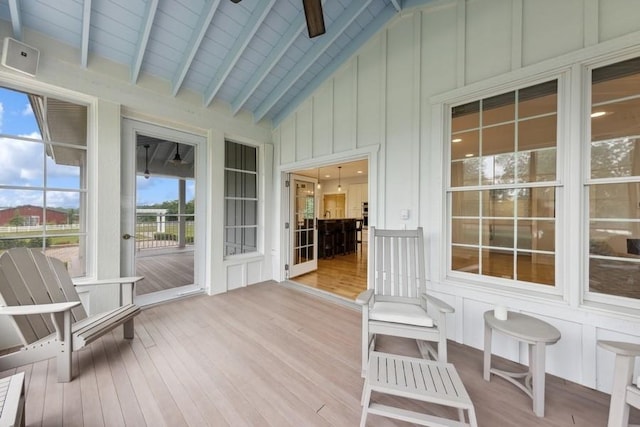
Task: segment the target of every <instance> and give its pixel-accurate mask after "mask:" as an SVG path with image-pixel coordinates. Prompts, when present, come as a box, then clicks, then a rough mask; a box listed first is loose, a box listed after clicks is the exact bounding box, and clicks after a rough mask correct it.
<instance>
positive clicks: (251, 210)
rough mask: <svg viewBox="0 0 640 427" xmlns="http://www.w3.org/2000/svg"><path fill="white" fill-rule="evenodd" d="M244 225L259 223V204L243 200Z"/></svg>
mask: <svg viewBox="0 0 640 427" xmlns="http://www.w3.org/2000/svg"><path fill="white" fill-rule="evenodd" d="M241 203H242V210H243V212H244V214H243V221H242V224H243V225H256V224H257V223H258V202H256V201H255V200H243V201H242V202H241Z"/></svg>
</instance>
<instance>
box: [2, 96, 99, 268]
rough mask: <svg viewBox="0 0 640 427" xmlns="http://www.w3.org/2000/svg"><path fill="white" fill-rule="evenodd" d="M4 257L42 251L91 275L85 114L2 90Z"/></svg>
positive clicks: (83, 108)
mask: <svg viewBox="0 0 640 427" xmlns="http://www.w3.org/2000/svg"><path fill="white" fill-rule="evenodd" d="M0 106H1V107H2V108H0V119H2V120H0V127H1V128H0V251H4V250H5V249H9V248H12V247H18V246H20V247H31V248H40V249H42V250H43V251H44V252H45V253H47V255H50V256H54V257H56V258H58V259H61V260H62V261H63V262H64V263H65V265H66V266H67V269H68V270H69V272H70V274H71V275H72V276H73V277H78V276H83V275H85V274H86V261H85V259H86V255H85V252H86V245H85V241H86V225H85V214H86V200H87V190H86V188H87V185H86V176H87V107H86V106H84V105H77V104H73V103H70V102H67V101H63V100H59V99H55V98H50V97H44V96H40V95H35V94H28V93H23V92H18V91H15V90H11V89H7V88H0Z"/></svg>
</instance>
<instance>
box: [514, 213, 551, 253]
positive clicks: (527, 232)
mask: <svg viewBox="0 0 640 427" xmlns="http://www.w3.org/2000/svg"><path fill="white" fill-rule="evenodd" d="M555 248H556V225H555V221H545V220H540V221H538V220H526V219H521V220H518V249H533V250H536V251H547V252H554V251H555Z"/></svg>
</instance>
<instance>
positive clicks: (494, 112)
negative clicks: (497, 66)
mask: <svg viewBox="0 0 640 427" xmlns="http://www.w3.org/2000/svg"><path fill="white" fill-rule="evenodd" d="M557 87H558V84H557V81H556V80H553V81H550V82H545V83H542V84H539V85H535V86H531V87H528V88H523V89H518V90H515V91H512V92H508V93H505V94H501V95H497V96H492V97H489V98H485V99H481V100H479V101H474V102H470V103H467V104H464V105H461V106H457V107H452V109H451V142H450V145H449V146H450V161H451V163H450V183H451V186H450V190H449V197H450V205H449V206H450V212H449V215H450V244H451V269H452V270H453V271H458V272H464V273H473V274H480V275H484V276H491V277H499V278H502V279H508V280H515V281H525V282H531V283H536V284H541V285H550V286H554V285H555V250H556V245H555V229H556V184H555V181H556V179H557V178H556V170H557V168H556V163H557V162H556V147H557V127H558V124H557V123H558V118H557V110H558V109H557V100H558V98H557ZM541 183H549V184H546V185H544V186H540V184H541Z"/></svg>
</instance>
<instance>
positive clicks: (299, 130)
mask: <svg viewBox="0 0 640 427" xmlns="http://www.w3.org/2000/svg"><path fill="white" fill-rule="evenodd" d="M295 144H296V145H295V147H296V150H295V153H296V160H306V159H310V158H311V157H312V155H313V104H312V100H311V99H308V100H306V101H305V102H303V103H302V104H300V108H299V109H298V110H297V111H296V139H295Z"/></svg>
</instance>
